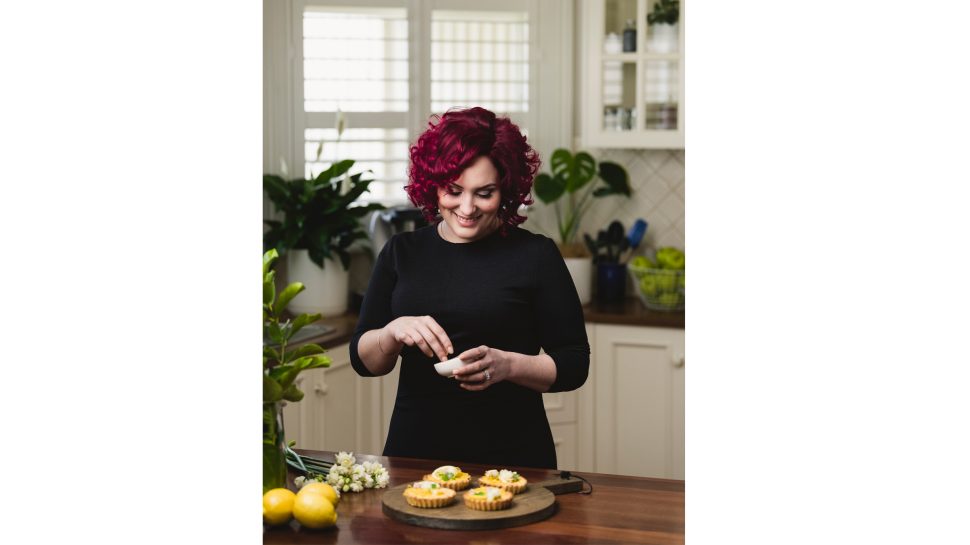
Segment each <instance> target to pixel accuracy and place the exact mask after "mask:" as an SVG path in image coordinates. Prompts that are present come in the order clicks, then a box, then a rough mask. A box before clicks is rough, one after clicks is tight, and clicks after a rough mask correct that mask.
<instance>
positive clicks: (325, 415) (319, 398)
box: [283, 344, 370, 452]
mask: <svg viewBox="0 0 970 545" xmlns="http://www.w3.org/2000/svg"><path fill="white" fill-rule="evenodd" d="M327 356H329V357H330V359H331V360H332V361H331V363H330V367H326V368H321V369H311V370H309V371H304V372H302V373H300V376H299V377H298V378H297V381H298V385H299V388H300V389H301V390H303V393H304V397H303V399H302V400H301V401H299V402H297V403H287V404H286V406H285V407H284V408H283V426H284V429H285V430H286V438H287V440H288V441H289V440H296V446H297V447H299V448H306V449H314V450H331V451H341V450H345V451H354V452H365V450H364V449H363V448H362V447H365V446H367V445H366V444H365V442H366V432H367V431H368V425H367V424H368V422H367V415H368V414H369V412H370V411H369V407H368V405H369V403H370V400H369V396H368V395H367V392H366V385H365V384H364V383H363V382H362V381H361V380H360V377H358V376H357V373H355V372H354V369H353V367H351V366H350V345H349V344H343V345H340V346H336V347H334V348H331V349H329V350H327Z"/></svg>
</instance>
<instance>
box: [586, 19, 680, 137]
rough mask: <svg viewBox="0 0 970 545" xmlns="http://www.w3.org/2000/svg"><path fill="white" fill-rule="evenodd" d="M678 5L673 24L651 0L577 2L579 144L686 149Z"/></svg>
mask: <svg viewBox="0 0 970 545" xmlns="http://www.w3.org/2000/svg"><path fill="white" fill-rule="evenodd" d="M684 1H685V0H681V2H680V14H679V20H678V21H677V23H675V24H672V25H668V24H654V25H648V24H647V21H648V18H647V15H648V13H650V12H652V11H653V10H655V8H656V2H653V1H652V0H589V1H586V2H582V3H581V4H582V9H583V11H582V14H581V17H582V47H581V49H580V50H581V51H582V52H583V53H582V56H583V57H582V61H583V62H582V76H581V80H582V81H583V84H584V88H583V98H582V111H583V124H582V146H583V147H594V148H664V149H667V148H672V149H682V148H683V147H684V97H685V95H684V54H683V52H684V38H683V36H684V32H683V28H684V16H683V15H684V7H685V6H684ZM627 29H629V30H627ZM628 31H629V32H632V34H627V32H628ZM624 37H626V38H628V40H624Z"/></svg>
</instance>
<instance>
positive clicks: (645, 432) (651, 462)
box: [283, 324, 684, 479]
mask: <svg viewBox="0 0 970 545" xmlns="http://www.w3.org/2000/svg"><path fill="white" fill-rule="evenodd" d="M586 331H587V336H588V337H589V343H590V350H591V354H590V374H589V378H588V379H587V381H586V384H584V385H583V386H582V387H581V388H579V389H578V390H574V391H571V392H556V393H552V394H543V403H544V405H545V408H546V416H547V417H548V419H549V425H550V427H551V429H552V436H553V441H554V442H555V446H556V456H557V458H558V466H559V468H560V469H565V470H570V471H577V472H582V471H595V472H599V473H614V474H620V475H637V476H644V477H660V478H670V479H683V478H684V330H683V329H670V328H658V327H642V326H621V325H610V324H587V326H586ZM327 353H328V355H329V356H330V358H331V359H332V360H333V362H332V363H331V366H330V367H329V368H325V369H314V370H311V371H306V372H304V373H302V374H301V376H300V378H299V379H298V380H299V381H300V388H301V389H302V390H303V391H304V393H305V394H306V395H305V397H304V398H303V400H302V401H300V402H299V403H289V404H287V405H286V406H285V407H284V408H283V419H284V426H285V429H286V437H287V439H288V440H292V439H295V440H296V441H297V446H298V447H302V448H308V449H316V450H330V451H339V450H348V451H354V452H362V453H374V454H380V453H381V452H382V451H383V450H384V441H385V440H386V438H387V431H388V426H389V424H390V420H391V413H392V412H393V410H394V399H395V397H396V395H397V383H398V373H399V372H400V360H398V363H397V365H395V369H394V370H393V371H392V372H391V373H389V374H388V375H385V376H383V377H378V378H363V377H359V376H358V375H357V374H356V373H355V372H354V370H353V368H352V367H351V366H350V354H349V345H346V344H345V345H341V346H338V347H335V348H332V349H330V350H328V352H327Z"/></svg>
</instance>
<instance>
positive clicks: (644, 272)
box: [627, 265, 684, 312]
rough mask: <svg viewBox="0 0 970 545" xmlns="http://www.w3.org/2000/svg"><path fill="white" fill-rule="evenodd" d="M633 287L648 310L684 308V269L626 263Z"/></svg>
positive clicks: (676, 309)
mask: <svg viewBox="0 0 970 545" xmlns="http://www.w3.org/2000/svg"><path fill="white" fill-rule="evenodd" d="M627 270H629V271H630V276H632V277H633V288H634V289H635V290H636V292H637V295H638V296H639V297H640V301H642V302H643V305H644V306H645V307H647V308H648V309H650V310H662V311H668V312H669V311H678V310H684V271H683V270H671V269H651V268H648V267H634V266H633V265H628V266H627Z"/></svg>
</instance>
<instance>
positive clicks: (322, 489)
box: [299, 483, 340, 507]
mask: <svg viewBox="0 0 970 545" xmlns="http://www.w3.org/2000/svg"><path fill="white" fill-rule="evenodd" d="M310 492H317V493H320V494H323V495H324V496H326V497H327V499H328V500H330V503H332V504H333V506H334V507H336V506H337V504H338V503H340V496H338V495H337V491H336V490H334V489H333V487H332V486H330V485H329V484H327V483H309V484H306V485H304V486H303V488H301V489H300V492H299V493H300V494H304V493H310Z"/></svg>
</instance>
